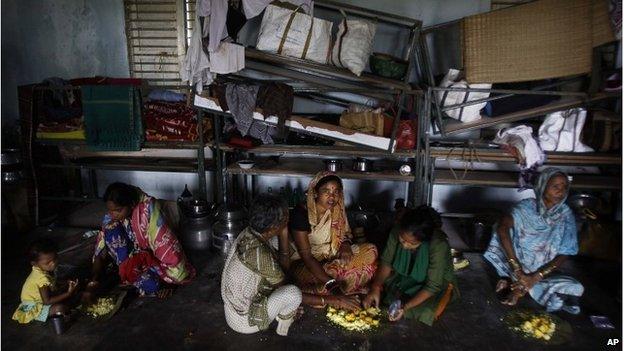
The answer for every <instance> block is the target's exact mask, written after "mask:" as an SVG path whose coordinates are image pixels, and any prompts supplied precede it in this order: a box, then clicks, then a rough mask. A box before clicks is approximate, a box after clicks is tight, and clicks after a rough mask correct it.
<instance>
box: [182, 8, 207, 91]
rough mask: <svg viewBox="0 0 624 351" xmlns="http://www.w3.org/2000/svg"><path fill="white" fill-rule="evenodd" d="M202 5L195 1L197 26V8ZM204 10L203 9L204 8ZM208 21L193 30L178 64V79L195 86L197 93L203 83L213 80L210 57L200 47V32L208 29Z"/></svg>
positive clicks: (196, 21) (201, 89) (201, 88)
mask: <svg viewBox="0 0 624 351" xmlns="http://www.w3.org/2000/svg"><path fill="white" fill-rule="evenodd" d="M200 6H204V3H202V1H199V2H198V3H197V10H198V12H197V14H196V16H195V23H196V24H197V25H198V27H199V23H200V21H199V9H200ZM204 10H205V9H204ZM208 26H209V23H208V22H204V26H203V28H202V29H201V30H194V31H193V35H192V37H191V42H190V44H189V48H188V50H187V51H186V55H185V56H184V58H183V59H182V62H181V64H180V79H181V80H182V81H183V82H188V83H189V85H191V86H195V89H196V91H197V93H198V94H201V93H202V91H203V86H204V85H209V84H211V83H212V82H213V81H214V77H215V76H214V75H213V74H212V73H210V59H209V58H208V55H206V53H205V52H204V50H203V49H202V33H203V32H204V31H208Z"/></svg>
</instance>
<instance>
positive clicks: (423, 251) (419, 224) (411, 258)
mask: <svg viewBox="0 0 624 351" xmlns="http://www.w3.org/2000/svg"><path fill="white" fill-rule="evenodd" d="M440 228H441V220H440V216H439V214H438V213H437V212H436V211H435V210H434V209H433V208H431V207H428V206H420V207H418V208H417V209H415V210H410V211H408V212H406V213H405V214H404V216H403V217H402V218H401V220H400V221H399V224H398V225H397V226H395V227H394V228H393V229H392V231H391V232H390V236H389V237H388V242H387V244H386V248H385V250H384V252H383V254H382V256H381V264H380V267H379V269H378V270H377V273H376V274H375V277H374V278H373V283H372V284H371V290H370V292H369V293H368V295H367V296H366V297H365V298H364V301H363V305H364V307H365V308H369V307H371V306H377V307H378V306H379V302H380V301H381V293H382V291H384V290H385V294H384V295H385V296H384V302H385V303H387V304H391V303H393V302H394V301H396V300H399V301H401V305H400V306H401V307H399V309H398V310H397V311H396V314H395V315H390V316H389V319H390V320H391V321H397V320H399V319H401V318H402V317H405V318H409V319H416V320H419V321H421V322H423V323H425V324H427V325H432V324H433V322H434V320H436V319H437V318H438V317H440V315H441V314H442V312H443V311H444V309H445V308H446V306H447V304H448V303H449V302H450V301H452V300H454V299H456V298H457V297H458V296H459V291H458V289H457V281H456V278H455V276H454V274H453V264H452V260H451V252H450V246H449V244H448V241H447V238H446V235H445V234H444V232H442V230H440Z"/></svg>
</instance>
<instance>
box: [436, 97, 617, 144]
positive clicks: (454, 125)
mask: <svg viewBox="0 0 624 351" xmlns="http://www.w3.org/2000/svg"><path fill="white" fill-rule="evenodd" d="M620 96H621V94H620V93H598V94H596V95H594V96H591V97H589V98H588V99H582V98H574V97H565V98H562V99H561V100H557V101H554V102H551V103H550V104H547V105H544V106H539V107H535V108H531V109H528V110H523V111H518V112H514V113H509V114H506V115H502V116H497V117H483V118H481V119H479V120H476V121H474V122H468V123H462V122H459V121H454V120H453V121H447V122H446V123H445V125H444V132H445V134H447V135H449V134H457V133H463V132H467V131H470V130H476V129H483V128H488V127H492V126H495V125H497V124H500V123H509V122H516V121H521V120H523V119H527V118H531V117H536V116H542V115H545V114H548V113H551V112H556V111H562V110H568V109H571V108H574V107H579V106H582V105H584V104H586V103H589V102H595V101H599V100H603V99H607V98H613V97H620Z"/></svg>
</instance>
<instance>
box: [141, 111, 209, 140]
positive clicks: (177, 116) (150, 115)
mask: <svg viewBox="0 0 624 351" xmlns="http://www.w3.org/2000/svg"><path fill="white" fill-rule="evenodd" d="M143 116H144V117H145V138H146V139H147V140H148V141H165V140H166V141H195V140H197V137H198V135H199V133H198V131H197V119H196V113H195V110H194V109H193V108H191V107H188V106H186V104H185V103H184V102H165V101H150V102H147V103H145V104H144V106H143ZM204 122H206V121H204ZM207 129H208V128H207V123H204V131H206V130H207Z"/></svg>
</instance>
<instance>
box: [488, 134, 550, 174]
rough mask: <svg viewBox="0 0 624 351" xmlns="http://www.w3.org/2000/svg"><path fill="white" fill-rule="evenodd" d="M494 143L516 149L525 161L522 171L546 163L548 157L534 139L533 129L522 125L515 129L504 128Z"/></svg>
mask: <svg viewBox="0 0 624 351" xmlns="http://www.w3.org/2000/svg"><path fill="white" fill-rule="evenodd" d="M494 143H496V144H504V145H510V146H512V147H515V148H516V149H518V151H519V152H520V154H521V156H522V158H523V159H524V164H523V165H522V169H528V168H531V167H533V166H536V165H537V166H539V165H541V164H543V163H544V161H546V155H544V151H542V149H541V148H540V146H539V144H538V143H537V141H536V140H535V138H533V128H531V127H529V126H525V125H520V126H517V127H513V128H503V129H501V130H499V131H498V132H497V133H496V138H494Z"/></svg>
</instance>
